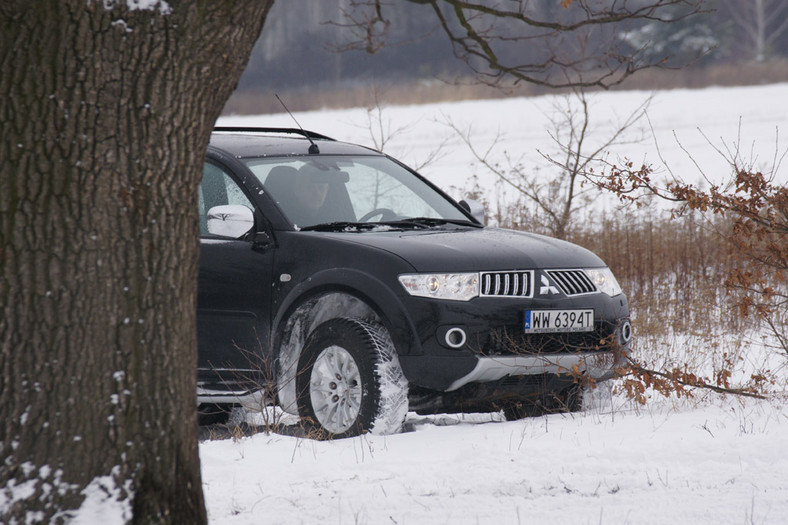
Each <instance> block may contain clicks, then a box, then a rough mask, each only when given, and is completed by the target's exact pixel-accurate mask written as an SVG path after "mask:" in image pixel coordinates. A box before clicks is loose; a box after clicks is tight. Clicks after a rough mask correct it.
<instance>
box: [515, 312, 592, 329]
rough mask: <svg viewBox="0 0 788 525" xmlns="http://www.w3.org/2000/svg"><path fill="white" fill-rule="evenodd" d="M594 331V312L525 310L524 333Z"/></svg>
mask: <svg viewBox="0 0 788 525" xmlns="http://www.w3.org/2000/svg"><path fill="white" fill-rule="evenodd" d="M593 329H594V310H592V309H588V310H526V311H525V331H526V332H527V333H540V332H541V333H543V332H590V331H592V330H593Z"/></svg>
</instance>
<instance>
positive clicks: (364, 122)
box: [217, 84, 788, 200]
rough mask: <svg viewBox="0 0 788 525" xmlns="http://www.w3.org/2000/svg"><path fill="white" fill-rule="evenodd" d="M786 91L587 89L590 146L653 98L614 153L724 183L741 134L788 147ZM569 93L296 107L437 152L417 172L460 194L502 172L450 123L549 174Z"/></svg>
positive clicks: (744, 145)
mask: <svg viewBox="0 0 788 525" xmlns="http://www.w3.org/2000/svg"><path fill="white" fill-rule="evenodd" d="M786 96H788V84H773V85H765V86H754V87H734V88H722V87H714V88H708V89H700V90H688V89H682V90H671V91H658V92H647V91H623V92H603V93H594V94H590V95H589V96H588V101H589V113H590V132H589V133H590V137H591V138H590V144H589V147H588V149H586V150H585V151H588V152H590V151H593V149H594V148H593V146H595V145H598V144H600V143H602V142H605V141H606V140H608V139H609V138H610V137H611V136H612V134H613V132H614V131H615V130H616V129H617V128H618V126H620V124H621V123H622V122H624V121H626V120H627V118H628V117H629V116H630V115H631V114H632V113H633V112H635V111H636V110H637V109H638V108H639V107H641V106H643V105H644V104H645V103H646V101H648V100H649V99H651V102H650V103H649V104H648V105H647V106H646V115H645V116H644V118H642V119H640V120H639V121H638V122H636V124H635V125H633V126H632V127H631V128H629V129H628V130H627V132H625V133H624V135H623V137H622V138H621V140H620V141H618V142H619V144H618V145H617V146H615V147H612V148H610V149H609V150H608V151H609V156H608V157H607V159H608V160H609V161H610V162H614V163H617V162H619V161H620V159H622V158H628V159H630V160H632V161H633V162H635V164H636V165H639V164H640V163H646V164H651V165H653V166H654V167H655V168H656V169H657V171H658V173H659V174H660V175H661V176H667V175H669V172H668V168H669V169H670V171H671V172H672V173H673V174H675V175H677V176H680V177H681V178H683V179H685V180H686V181H687V182H691V183H696V182H703V179H704V176H705V177H706V178H708V179H710V180H712V181H715V182H719V181H720V180H721V179H722V178H724V177H725V176H727V175H728V173H729V169H728V163H727V161H726V160H725V157H724V156H723V154H722V153H726V154H727V153H728V151H730V152H733V151H735V145H736V144H737V143H738V144H739V149H740V150H741V151H740V153H741V156H742V157H743V159H744V160H753V161H754V164H755V167H756V168H758V169H762V170H764V172H767V171H771V166H772V165H773V164H774V163H775V157H776V156H777V157H779V156H780V155H783V154H784V153H785V152H786V150H788V141H786V140H785V138H784V136H785V134H786V132H785V131H783V137H780V135H779V131H780V130H779V126H780V124H782V123H785V122H788V104H785V98H786ZM567 100H570V102H571V103H572V107H575V108H576V107H577V104H576V101H571V99H567V97H566V96H565V95H545V96H540V97H531V98H525V97H523V98H508V99H498V100H479V101H465V102H447V103H438V104H426V105H419V106H402V107H394V106H391V107H383V108H382V109H381V111H380V113H378V110H377V108H371V110H370V111H368V110H367V109H366V108H355V109H347V110H330V111H329V110H323V111H311V112H303V113H297V114H296V115H295V116H296V119H297V120H298V122H300V123H301V124H302V125H303V126H304V127H305V128H306V129H311V130H313V131H317V132H321V133H324V134H326V135H329V136H332V137H334V138H337V139H339V140H343V141H347V142H353V143H356V144H362V145H365V146H370V147H374V146H375V143H378V144H380V143H381V141H382V138H385V139H386V147H385V149H384V151H385V152H386V153H388V154H390V155H392V156H394V157H396V158H398V159H400V160H402V161H403V162H405V163H406V164H408V165H410V166H414V167H418V166H420V165H421V164H423V163H425V162H426V161H428V159H430V158H431V156H433V155H434V154H436V153H437V158H436V159H435V160H433V161H431V162H429V163H428V164H427V165H426V166H425V167H424V168H421V169H419V172H420V173H421V174H422V175H424V176H426V177H427V178H429V179H430V180H431V181H432V182H434V183H435V184H437V185H438V186H439V187H441V188H443V189H444V190H446V191H448V192H449V193H450V194H451V195H452V196H454V197H455V198H462V197H464V195H465V193H466V192H465V191H464V190H465V189H467V188H469V187H470V185H471V183H472V180H471V176H472V175H476V176H477V177H478V181H479V185H480V186H481V187H482V188H487V189H492V188H493V187H494V186H495V181H496V178H495V176H494V175H492V174H491V173H490V172H489V171H488V170H486V169H485V168H483V167H482V166H480V163H479V162H478V160H477V159H476V158H475V157H474V156H473V155H472V153H471V152H470V150H469V149H468V147H467V146H466V145H465V144H464V143H463V142H462V140H461V139H460V138H459V134H458V133H457V131H455V130H454V129H452V127H450V125H449V124H450V123H451V125H453V127H454V128H456V129H457V130H459V131H461V132H462V133H463V134H466V135H468V136H469V137H470V139H471V141H472V143H473V144H474V147H475V148H476V149H477V150H478V151H479V152H481V153H484V152H486V151H487V150H490V159H491V160H492V161H494V162H498V163H500V164H501V165H502V166H503V167H508V165H509V163H508V162H507V160H506V156H507V155H508V157H509V158H511V159H512V162H513V163H516V162H520V163H522V164H523V166H525V167H526V170H527V171H529V172H533V171H535V170H537V169H538V170H539V172H540V173H545V174H549V173H551V171H554V170H555V168H554V167H552V166H551V165H550V163H549V162H548V161H546V160H545V159H544V158H543V157H542V155H541V154H540V152H542V153H545V154H552V155H554V156H555V155H557V148H556V145H555V143H554V142H553V141H552V139H551V138H550V135H549V132H550V131H551V130H553V129H554V125H553V124H552V122H554V121H560V120H561V118H562V117H561V115H560V112H561V111H565V110H566V104H567ZM378 115H380V116H378ZM217 125H221V126H268V127H276V126H280V127H295V123H294V122H293V120H292V119H291V118H290V117H289V116H288V115H287V114H273V115H256V116H226V117H222V118H221V119H220V120H219V122H218V124H217ZM378 129H383V130H384V132H383V137H381V134H380V133H379V132H378V131H371V130H378ZM373 137H374V139H373ZM376 149H377V148H376ZM660 157H662V158H663V159H664V160H665V161H666V162H667V168H666V167H665V166H664V165H663V162H662V160H661V159H660ZM699 167H701V168H702V170H701V169H699ZM778 181H779V182H782V183H785V182H788V170H782V172H781V173H780V178H779V179H778ZM453 187H454V188H455V189H453ZM493 197H494V195H493ZM491 200H495V199H494V198H493V199H491Z"/></svg>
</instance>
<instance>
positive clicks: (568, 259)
mask: <svg viewBox="0 0 788 525" xmlns="http://www.w3.org/2000/svg"><path fill="white" fill-rule="evenodd" d="M324 235H327V236H330V237H335V236H336V237H340V238H341V239H342V241H344V242H352V243H355V244H363V245H366V246H370V247H374V248H378V249H380V250H385V251H387V252H390V253H392V254H394V255H397V256H399V257H401V258H402V259H404V260H405V261H407V262H408V263H410V264H411V265H412V266H413V267H414V269H415V270H416V271H418V272H439V271H440V272H446V271H449V272H465V271H493V270H529V269H534V268H595V267H601V266H605V264H604V262H602V260H601V259H600V258H599V257H597V256H596V255H594V254H593V253H592V252H590V251H588V250H586V249H585V248H581V247H580V246H577V245H576V244H572V243H569V242H566V241H560V240H558V239H553V238H551V237H545V236H543V235H536V234H533V233H526V232H518V231H513V230H503V229H498V228H483V229H473V230H468V229H457V230H439V231H436V230H426V231H425V230H419V231H407V232H361V233H348V232H343V233H326V234H324Z"/></svg>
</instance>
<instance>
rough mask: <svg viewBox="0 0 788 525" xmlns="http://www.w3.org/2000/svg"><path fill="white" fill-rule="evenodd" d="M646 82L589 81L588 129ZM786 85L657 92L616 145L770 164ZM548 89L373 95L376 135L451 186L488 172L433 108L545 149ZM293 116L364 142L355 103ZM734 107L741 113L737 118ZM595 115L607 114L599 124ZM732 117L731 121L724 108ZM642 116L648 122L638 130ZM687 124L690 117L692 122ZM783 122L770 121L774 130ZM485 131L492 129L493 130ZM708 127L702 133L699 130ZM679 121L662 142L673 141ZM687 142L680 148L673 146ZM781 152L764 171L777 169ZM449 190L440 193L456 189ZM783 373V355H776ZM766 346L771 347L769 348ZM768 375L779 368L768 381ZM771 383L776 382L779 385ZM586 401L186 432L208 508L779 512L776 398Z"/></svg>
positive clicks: (683, 168) (277, 121) (717, 171)
mask: <svg viewBox="0 0 788 525" xmlns="http://www.w3.org/2000/svg"><path fill="white" fill-rule="evenodd" d="M648 96H649V94H648V93H645V92H621V93H604V94H601V95H599V96H596V97H594V98H593V100H592V104H593V107H592V126H593V125H594V124H593V123H594V122H597V123H598V124H597V127H596V128H595V131H594V133H595V135H594V136H601V135H604V134H605V131H606V130H608V131H609V130H610V129H611V126H615V119H614V120H613V121H610V119H609V117H611V116H615V115H618V116H619V117H621V118H625V117H626V116H627V115H628V114H629V113H630V112H631V111H632V109H633V108H635V107H637V106H638V105H639V104H641V103H642V102H643V100H645V99H646V98H647V97H648ZM787 96H788V85H786V84H782V85H772V86H761V87H749V88H710V89H705V90H698V91H688V90H677V91H668V92H660V93H657V94H656V96H655V98H654V100H653V101H652V102H651V104H650V107H649V110H648V115H649V120H650V125H648V123H645V122H644V124H646V126H647V127H648V128H647V129H641V130H640V131H638V130H636V129H635V130H632V135H630V136H629V138H637V137H639V136H640V135H641V134H645V136H646V139H645V140H644V141H643V142H640V143H637V144H627V145H623V146H620V147H619V148H617V149H616V150H615V151H614V152H613V153H612V155H627V156H628V157H630V158H632V159H633V160H635V161H637V162H640V161H642V160H646V161H648V162H654V163H657V162H658V161H659V155H658V154H657V145H658V146H659V150H660V152H661V155H662V157H663V158H665V159H667V160H668V162H669V165H670V168H671V170H672V171H673V173H675V174H680V175H681V176H682V177H684V178H685V179H686V180H696V179H698V178H699V176H700V172H699V170H698V169H697V168H696V166H695V162H696V163H697V164H698V165H699V166H701V167H702V169H703V171H704V172H705V173H706V174H707V176H708V177H709V178H711V179H715V180H720V178H721V177H722V176H724V175H725V174H727V170H726V167H725V163H724V160H723V159H722V157H721V156H720V154H719V153H718V152H717V151H716V150H715V147H716V148H723V149H724V148H725V147H726V146H725V145H726V144H727V145H728V146H732V144H733V143H734V142H736V141H737V137H739V136H740V139H741V145H742V148H741V149H742V150H744V157H745V158H748V159H755V161H756V165H757V166H759V167H761V168H764V169H769V166H770V165H771V164H773V162H774V157H775V153H776V152H777V153H778V155H779V154H782V153H783V152H785V150H786V148H787V147H788V141H786V140H784V139H780V140H779V143H777V146H776V140H777V132H778V128H779V127H780V126H782V125H784V124H786V123H788V104H786V103H785V100H786V97H787ZM555 100H556V99H555V97H538V98H531V99H511V100H495V101H475V102H463V103H451V104H448V103H447V104H433V105H427V106H418V107H417V106H410V107H401V108H400V107H396V108H395V107H391V108H386V109H384V112H383V118H382V121H383V127H384V128H387V129H388V130H389V132H391V131H395V130H399V129H402V131H400V132H399V133H398V134H396V133H395V135H394V137H393V138H392V139H391V141H390V142H389V143H388V144H387V145H386V147H385V151H386V152H388V153H390V154H392V155H394V156H395V157H398V158H400V159H401V160H403V161H405V162H406V163H408V164H411V165H418V164H421V163H422V162H423V161H424V160H425V159H426V158H427V156H428V155H429V153H430V152H431V151H434V150H436V149H437V148H438V146H439V145H440V144H443V147H442V149H441V156H440V158H439V159H437V160H436V161H434V162H432V163H431V164H429V165H428V166H427V167H425V168H424V169H423V170H422V172H423V173H424V174H425V175H427V176H428V177H429V178H431V179H432V180H433V181H434V182H436V183H437V184H438V185H440V186H442V187H444V188H447V189H448V187H449V186H457V187H463V186H465V185H466V179H467V177H468V176H469V175H471V174H472V173H476V174H477V175H478V176H479V180H480V183H481V184H482V185H483V186H484V187H489V188H493V187H494V179H492V177H491V176H489V175H487V174H485V173H483V172H481V171H480V170H478V169H477V166H476V163H474V160H473V157H472V156H471V155H470V154H469V152H468V151H467V149H466V148H465V146H464V145H463V144H462V142H461V141H460V140H458V139H457V137H456V133H455V132H454V131H452V130H451V129H449V128H448V127H447V126H446V124H445V122H446V121H447V120H451V121H452V122H454V124H455V126H456V127H458V128H460V129H463V130H467V129H468V128H469V127H470V132H471V135H472V137H473V139H474V141H475V142H477V141H478V143H479V144H480V145H479V147H480V148H481V149H487V148H488V147H490V146H491V145H494V147H493V149H492V150H491V151H492V154H493V155H496V156H497V157H496V158H497V159H499V160H501V161H502V162H503V158H504V151H506V152H508V154H509V155H510V156H514V157H517V158H519V157H521V156H522V158H523V161H524V162H525V163H526V164H530V163H533V164H534V165H536V164H539V165H542V166H544V161H543V160H542V159H541V157H540V156H539V154H538V153H536V149H537V148H538V149H541V150H543V151H545V150H549V149H550V148H551V144H550V139H549V137H548V135H547V134H546V129H547V128H548V127H549V126H550V115H551V114H552V113H551V112H552V107H553V102H554V101H555ZM296 118H298V120H299V122H300V123H301V124H302V125H303V126H304V127H305V128H307V129H311V130H314V131H317V132H321V133H325V134H327V135H330V136H333V137H335V138H337V139H341V140H348V141H351V142H356V143H363V144H367V145H372V140H371V139H370V132H369V128H370V126H369V124H368V118H369V114H368V113H367V111H366V110H365V109H355V110H346V111H321V112H309V113H299V114H297V115H296ZM740 119H741V121H740ZM611 122H612V123H611ZM740 122H741V123H740ZM219 124H220V125H244V126H252V125H254V126H286V127H292V126H293V123H292V120H290V118H289V117H288V116H286V115H270V116H258V117H225V118H223V119H222V120H221V121H220V123H219ZM650 129H653V130H654V136H651V131H650ZM699 129H700V131H699ZM780 131H783V130H780ZM499 133H501V134H502V136H499V137H498V139H497V140H496V137H497V136H498V134H499ZM704 135H705V137H707V138H708V139H709V140H710V141H711V142H712V144H709V143H708V142H707V140H706V138H704ZM676 138H678V142H677V140H676ZM684 150H687V151H689V152H691V153H692V157H693V159H694V161H695V162H693V159H690V158H689V157H688V156H687V154H686V153H685V152H684ZM787 171H788V167H784V168H783V169H782V170H781V172H780V173H778V177H777V178H778V180H779V181H781V182H783V183H784V182H786V180H788V178H787V176H786V172H787ZM456 194H457V193H456V192H455V195H456ZM775 362H776V363H777V365H778V366H782V372H781V375H782V377H786V375H788V372H786V368H788V367H786V364H785V362H786V360H785V359H783V358H780V359H778V360H776V361H775ZM780 363H781V364H780ZM778 388H779V385H778ZM781 388H784V385H783V386H782V387H781ZM586 404H587V406H586V410H585V411H583V412H580V413H575V414H562V415H551V416H547V417H539V418H531V419H525V420H522V421H516V422H505V421H502V420H501V417H500V415H497V414H493V415H472V416H453V415H441V416H429V417H426V416H417V415H415V414H411V415H409V417H408V420H407V431H406V432H404V433H402V434H399V435H393V436H369V435H367V436H362V437H358V438H354V439H345V440H338V441H332V442H316V441H311V440H307V439H303V438H297V437H289V436H282V435H276V434H270V435H266V434H258V435H256V436H253V437H249V438H241V439H238V440H233V439H228V440H224V441H206V442H203V443H201V445H200V457H201V461H202V472H203V482H204V489H205V496H206V500H207V506H208V512H209V517H210V521H211V523H212V524H222V525H223V524H253V523H254V524H257V523H288V524H289V523H294V524H295V523H318V522H319V523H331V524H335V523H336V524H344V523H347V524H355V523H362V524H365V523H368V524H384V523H389V524H400V525H401V524H433V523H434V524H443V523H451V524H455V523H458V524H465V523H468V524H470V523H490V524H508V523H513V524H518V523H536V524H541V523H549V524H562V523H566V524H585V523H594V524H599V523H602V524H620V523H631V524H665V523H669V524H672V523H675V524H684V523H689V524H696V523H702V524H706V523H709V524H753V523H754V524H783V523H788V404H786V401H785V396H777V397H776V398H775V399H772V400H769V401H756V400H743V399H734V398H721V397H718V396H714V395H707V396H704V397H703V398H701V399H697V400H694V401H687V400H666V399H661V398H654V399H653V401H652V402H651V403H650V404H649V405H647V406H645V407H637V406H634V405H633V404H631V403H630V402H628V401H627V400H626V399H625V398H623V396H621V395H620V394H611V393H610V391H609V385H608V387H606V388H601V389H599V390H598V391H597V392H596V393H595V394H594V396H592V398H591V399H588V400H587V403H586Z"/></svg>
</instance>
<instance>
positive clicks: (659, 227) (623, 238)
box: [497, 206, 788, 395]
mask: <svg viewBox="0 0 788 525" xmlns="http://www.w3.org/2000/svg"><path fill="white" fill-rule="evenodd" d="M499 209H504V210H506V213H505V214H503V215H499V217H497V219H498V221H497V222H499V224H500V225H501V226H504V227H514V228H516V229H522V230H527V231H534V232H536V233H544V234H548V235H549V231H547V230H546V228H545V227H544V226H543V225H542V223H541V222H540V221H539V220H537V219H536V218H534V217H532V216H530V215H529V214H528V212H527V211H524V209H523V208H522V207H520V208H515V207H512V206H509V207H508V208H507V207H501V206H499ZM731 235H733V232H732V221H731V220H729V219H727V218H724V217H715V218H713V219H712V220H709V219H707V218H705V217H703V216H702V215H700V214H692V213H690V214H687V215H685V216H682V217H680V218H671V217H670V216H669V215H668V214H666V213H665V212H664V211H658V210H654V209H640V210H630V211H617V212H605V213H598V214H597V215H596V216H591V217H587V218H586V220H584V221H583V222H582V223H579V224H578V223H576V224H575V225H574V227H573V229H572V230H571V231H570V232H569V234H568V236H567V240H569V241H571V242H574V243H576V244H579V245H581V246H583V247H585V248H588V249H589V250H591V251H593V252H594V253H596V254H597V255H599V256H600V257H601V258H602V259H603V260H604V261H605V263H606V264H607V265H608V266H609V267H610V268H611V269H612V270H613V272H614V274H615V275H616V278H617V279H618V281H619V283H620V284H621V286H622V288H623V289H624V291H625V292H626V294H627V297H628V300H629V304H630V310H631V315H632V320H633V326H634V331H635V340H634V342H633V346H632V349H631V357H632V358H633V360H634V361H636V363H637V366H639V367H643V368H647V369H650V370H657V371H661V372H664V373H666V374H667V375H669V376H672V377H673V378H674V379H672V380H666V381H662V382H661V385H660V387H659V389H660V391H661V392H662V393H663V394H666V395H675V394H677V389H681V390H683V392H681V393H680V394H679V395H682V394H683V395H687V394H688V392H689V391H690V390H692V389H691V388H688V389H686V390H684V387H682V386H681V385H680V380H689V381H695V380H697V383H698V384H702V383H706V384H708V385H711V386H715V387H717V386H719V387H725V388H729V389H731V391H736V390H737V389H739V388H741V387H743V388H744V390H746V391H747V393H756V394H758V395H761V394H767V393H774V392H775V391H782V392H784V391H785V387H786V383H787V382H788V373H786V367H788V356H787V355H785V353H784V351H782V350H781V349H780V348H776V347H775V348H770V345H769V343H768V341H769V340H770V338H769V332H770V330H771V328H770V327H767V326H765V325H764V324H762V323H759V319H758V318H756V317H744V316H742V315H741V310H740V308H739V307H738V305H739V303H740V301H741V300H742V299H743V295H742V293H741V292H739V291H736V290H731V289H730V288H728V287H726V285H725V281H726V278H727V277H728V276H729V275H730V273H731V272H732V271H733V270H734V269H736V268H746V266H747V265H748V264H751V263H750V262H748V261H747V260H746V259H745V258H743V257H741V256H736V255H735V254H733V253H732V252H731V250H729V249H728V248H729V246H728V241H727V239H729V238H730V236H731ZM774 320H775V321H776V322H777V323H778V326H779V327H781V328H780V329H781V330H782V332H783V333H785V327H786V324H785V316H784V315H782V316H780V315H777V316H775V318H774ZM642 379H643V377H642V376H641V377H638V378H637V380H638V381H642ZM649 379H653V378H649ZM630 381H632V380H631V379H630ZM646 386H647V388H646V389H645V390H646V391H649V390H650V389H653V388H656V387H655V386H654V385H653V384H651V385H646ZM663 390H664V391H663Z"/></svg>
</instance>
